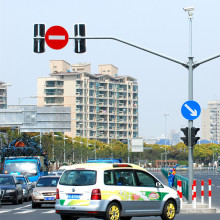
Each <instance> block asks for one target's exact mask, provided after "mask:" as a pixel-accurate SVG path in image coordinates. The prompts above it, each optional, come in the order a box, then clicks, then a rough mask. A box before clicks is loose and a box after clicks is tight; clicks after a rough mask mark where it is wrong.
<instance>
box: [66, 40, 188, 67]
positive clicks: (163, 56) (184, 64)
mask: <svg viewBox="0 0 220 220" xmlns="http://www.w3.org/2000/svg"><path fill="white" fill-rule="evenodd" d="M69 39H72V40H77V39H78V40H80V39H88V40H115V41H118V42H120V43H123V44H127V45H129V46H131V47H135V48H137V49H139V50H143V51H145V52H148V53H151V54H154V55H156V56H159V57H162V58H164V59H167V60H170V61H172V62H174V63H178V64H181V65H182V66H184V67H186V68H188V64H187V63H184V62H182V61H179V60H176V59H174V58H172V57H168V56H166V55H164V54H160V53H157V52H155V51H152V50H149V49H145V48H143V47H139V46H137V45H135V44H131V43H129V42H126V41H123V40H120V39H118V38H115V37H70V38H69Z"/></svg>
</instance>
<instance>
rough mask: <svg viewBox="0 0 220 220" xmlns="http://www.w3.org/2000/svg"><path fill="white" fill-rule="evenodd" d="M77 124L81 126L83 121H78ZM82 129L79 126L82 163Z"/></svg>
mask: <svg viewBox="0 0 220 220" xmlns="http://www.w3.org/2000/svg"><path fill="white" fill-rule="evenodd" d="M79 125H80V128H81V125H83V123H82V122H81V123H79ZM82 131H83V129H82V128H81V129H80V137H81V142H80V148H81V163H82V144H83V142H82Z"/></svg>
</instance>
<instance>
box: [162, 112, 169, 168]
mask: <svg viewBox="0 0 220 220" xmlns="http://www.w3.org/2000/svg"><path fill="white" fill-rule="evenodd" d="M163 115H164V117H165V144H164V145H165V169H166V164H167V154H166V149H167V148H166V139H167V120H166V118H167V116H169V114H168V113H164V114H163Z"/></svg>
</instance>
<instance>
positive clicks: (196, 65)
mask: <svg viewBox="0 0 220 220" xmlns="http://www.w3.org/2000/svg"><path fill="white" fill-rule="evenodd" d="M219 57H220V54H218V55H215V56H213V57H209V58H207V59H205V60H202V61H200V62H195V64H194V65H193V68H194V69H195V68H196V67H198V66H199V65H201V64H203V63H206V62H208V61H210V60H214V59H216V58H219Z"/></svg>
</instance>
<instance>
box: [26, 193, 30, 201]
mask: <svg viewBox="0 0 220 220" xmlns="http://www.w3.org/2000/svg"><path fill="white" fill-rule="evenodd" d="M29 200H30V196H29V193H28V194H27V198H26V199H25V201H26V202H29Z"/></svg>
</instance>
